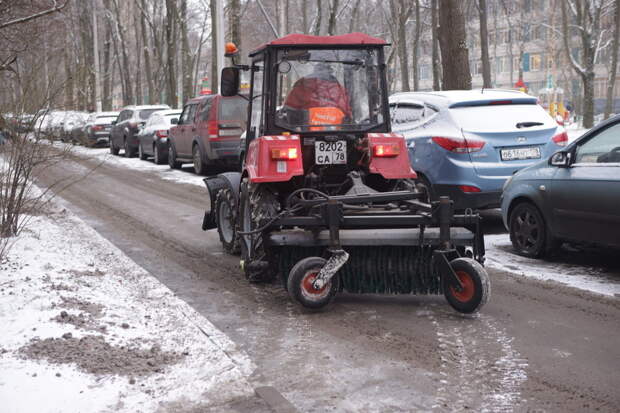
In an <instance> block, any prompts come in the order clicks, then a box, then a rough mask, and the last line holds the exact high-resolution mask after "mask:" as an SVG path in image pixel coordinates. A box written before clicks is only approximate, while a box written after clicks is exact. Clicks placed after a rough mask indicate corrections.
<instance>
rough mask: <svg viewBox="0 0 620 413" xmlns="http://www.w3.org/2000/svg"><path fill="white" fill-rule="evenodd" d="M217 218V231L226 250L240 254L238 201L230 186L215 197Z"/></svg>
mask: <svg viewBox="0 0 620 413" xmlns="http://www.w3.org/2000/svg"><path fill="white" fill-rule="evenodd" d="M215 220H216V222H217V233H218V235H219V236H220V242H221V243H222V247H224V251H226V252H227V253H229V254H239V250H240V246H239V237H238V235H237V201H236V199H235V195H234V194H233V193H232V191H231V190H230V188H225V189H222V190H221V191H219V192H218V193H217V197H216V198H215Z"/></svg>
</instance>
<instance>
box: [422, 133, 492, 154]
mask: <svg viewBox="0 0 620 413" xmlns="http://www.w3.org/2000/svg"><path fill="white" fill-rule="evenodd" d="M432 139H433V142H435V143H436V144H437V145H439V146H441V147H442V148H444V149H445V150H447V151H450V152H456V153H470V152H478V151H480V150H481V149H482V147H483V146H484V143H485V142H484V141H479V140H477V139H467V140H465V139H463V138H446V137H443V136H433V138H432Z"/></svg>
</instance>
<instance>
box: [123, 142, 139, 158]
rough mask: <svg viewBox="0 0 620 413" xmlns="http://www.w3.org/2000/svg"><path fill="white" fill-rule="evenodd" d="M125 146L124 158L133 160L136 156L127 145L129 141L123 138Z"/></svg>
mask: <svg viewBox="0 0 620 413" xmlns="http://www.w3.org/2000/svg"><path fill="white" fill-rule="evenodd" d="M124 142H125V144H124V146H125V158H133V157H134V156H136V154H135V152H134V151H135V150H134V149H133V148H132V147H131V146H130V145H129V141H128V140H127V138H125V140H124Z"/></svg>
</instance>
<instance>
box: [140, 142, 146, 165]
mask: <svg viewBox="0 0 620 413" xmlns="http://www.w3.org/2000/svg"><path fill="white" fill-rule="evenodd" d="M138 158H140V160H141V161H146V158H147V156H146V154H145V153H144V149H142V143H140V141H138Z"/></svg>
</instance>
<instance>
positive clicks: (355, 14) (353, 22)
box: [349, 0, 361, 33]
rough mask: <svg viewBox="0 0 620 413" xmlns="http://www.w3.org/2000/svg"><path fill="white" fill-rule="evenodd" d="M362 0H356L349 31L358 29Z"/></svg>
mask: <svg viewBox="0 0 620 413" xmlns="http://www.w3.org/2000/svg"><path fill="white" fill-rule="evenodd" d="M360 2H361V0H356V1H355V5H354V6H353V9H352V10H351V20H350V21H349V33H353V32H355V31H357V29H356V28H357V18H358V16H359V14H360V13H359V10H360Z"/></svg>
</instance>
